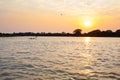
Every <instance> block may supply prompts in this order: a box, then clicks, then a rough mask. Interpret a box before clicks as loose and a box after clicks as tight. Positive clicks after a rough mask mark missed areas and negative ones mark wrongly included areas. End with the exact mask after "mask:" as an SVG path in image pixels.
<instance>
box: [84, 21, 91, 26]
mask: <svg viewBox="0 0 120 80" xmlns="http://www.w3.org/2000/svg"><path fill="white" fill-rule="evenodd" d="M83 24H84V25H85V26H86V27H90V26H91V25H92V21H90V20H84V21H83Z"/></svg>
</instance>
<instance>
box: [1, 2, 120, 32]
mask: <svg viewBox="0 0 120 80" xmlns="http://www.w3.org/2000/svg"><path fill="white" fill-rule="evenodd" d="M0 5H1V7H0V32H62V31H65V32H72V31H73V30H74V29H76V28H80V29H82V30H83V31H84V32H88V31H90V30H94V29H101V30H106V29H111V30H113V31H114V30H116V29H119V28H120V14H119V13H120V0H0ZM86 18H87V19H89V20H90V21H91V23H92V25H91V26H90V27H85V25H84V20H85V19H86Z"/></svg>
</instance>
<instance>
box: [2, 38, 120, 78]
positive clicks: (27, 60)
mask: <svg viewBox="0 0 120 80" xmlns="http://www.w3.org/2000/svg"><path fill="white" fill-rule="evenodd" d="M109 39H110V40H108V38H90V37H85V38H74V37H73V38H71V37H55V38H53V37H38V38H37V39H36V40H30V39H28V37H13V38H5V39H1V41H0V44H2V45H0V80H120V54H119V53H120V47H119V46H120V39H119V38H114V39H113V38H109ZM15 43H19V44H15Z"/></svg>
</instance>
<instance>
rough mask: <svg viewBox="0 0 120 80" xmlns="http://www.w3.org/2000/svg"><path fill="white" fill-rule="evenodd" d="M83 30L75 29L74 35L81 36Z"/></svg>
mask: <svg viewBox="0 0 120 80" xmlns="http://www.w3.org/2000/svg"><path fill="white" fill-rule="evenodd" d="M81 32H82V30H81V29H75V30H74V31H73V35H74V36H81Z"/></svg>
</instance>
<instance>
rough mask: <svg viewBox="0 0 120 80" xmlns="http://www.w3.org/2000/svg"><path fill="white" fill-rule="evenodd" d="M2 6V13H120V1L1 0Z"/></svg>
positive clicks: (0, 9)
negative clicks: (24, 11) (23, 11)
mask: <svg viewBox="0 0 120 80" xmlns="http://www.w3.org/2000/svg"><path fill="white" fill-rule="evenodd" d="M0 5H1V8H0V12H6V11H12V10H13V11H15V10H16V11H17V10H18V11H20V10H21V11H22V10H31V11H32V10H33V11H41V10H44V11H56V12H64V13H67V14H77V15H78V14H88V13H89V14H95V13H100V14H111V13H113V12H114V13H115V12H116V13H118V12H120V6H119V5H120V0H0Z"/></svg>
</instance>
